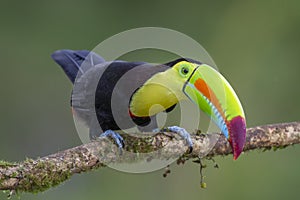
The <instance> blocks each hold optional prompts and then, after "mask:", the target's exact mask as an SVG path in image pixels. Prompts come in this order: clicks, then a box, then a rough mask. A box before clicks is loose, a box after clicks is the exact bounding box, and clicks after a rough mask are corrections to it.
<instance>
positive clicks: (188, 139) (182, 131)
mask: <svg viewBox="0 0 300 200" xmlns="http://www.w3.org/2000/svg"><path fill="white" fill-rule="evenodd" d="M167 130H169V131H171V132H174V133H177V134H178V135H180V137H182V138H183V139H184V140H185V141H186V142H187V144H188V146H189V150H188V153H192V151H193V142H192V138H191V135H190V134H189V133H188V132H187V131H186V130H185V129H184V128H181V127H179V126H169V127H167Z"/></svg>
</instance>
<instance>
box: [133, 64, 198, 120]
mask: <svg viewBox="0 0 300 200" xmlns="http://www.w3.org/2000/svg"><path fill="white" fill-rule="evenodd" d="M196 67H197V65H196V64H193V63H189V62H187V61H181V62H179V63H177V64H175V65H174V66H173V67H172V68H170V69H168V70H166V71H164V72H160V73H157V74H155V75H154V76H153V77H151V79H149V80H148V81H147V82H146V83H145V84H144V85H143V86H142V87H141V88H140V89H139V90H138V91H137V92H136V93H135V94H134V95H133V96H132V99H131V103H130V111H131V113H132V114H133V115H135V116H137V117H145V116H152V115H155V114H157V113H160V112H162V111H165V110H166V109H168V108H170V107H171V106H173V105H175V104H176V103H178V101H180V100H183V99H187V97H186V95H184V93H183V92H182V88H183V86H184V84H185V83H186V82H187V80H188V79H189V77H190V76H191V74H192V73H193V71H194V69H195V68H196Z"/></svg>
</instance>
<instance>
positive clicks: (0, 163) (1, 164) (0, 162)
mask: <svg viewBox="0 0 300 200" xmlns="http://www.w3.org/2000/svg"><path fill="white" fill-rule="evenodd" d="M16 165H17V163H15V162H7V161H4V160H0V167H1V168H7V167H11V166H16Z"/></svg>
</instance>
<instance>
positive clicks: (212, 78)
mask: <svg viewBox="0 0 300 200" xmlns="http://www.w3.org/2000/svg"><path fill="white" fill-rule="evenodd" d="M52 58H53V59H54V60H55V61H56V62H57V63H58V64H59V65H60V66H61V67H62V69H63V70H64V71H65V73H66V74H67V75H68V77H69V79H70V80H71V81H72V83H73V84H75V85H74V88H73V93H72V107H73V109H74V110H75V111H76V112H78V111H79V112H81V114H80V115H81V116H82V118H84V120H85V121H86V123H87V124H88V125H89V126H90V127H91V128H90V135H91V137H94V136H99V135H100V136H111V137H112V138H113V139H114V140H115V141H116V143H117V145H118V146H119V148H122V147H123V139H122V137H121V136H120V135H119V134H118V133H116V132H114V131H115V130H121V129H126V128H130V127H133V126H136V125H137V126H139V127H141V128H143V127H150V128H153V129H154V128H157V127H155V126H156V119H155V116H156V114H158V113H160V112H163V111H170V110H172V109H173V108H174V107H175V105H176V104H177V103H178V102H179V101H181V100H185V99H190V100H191V101H193V102H194V103H195V104H197V105H198V107H199V108H200V109H201V110H202V111H204V112H205V113H206V114H207V115H208V116H210V117H211V119H212V120H213V121H214V122H215V123H216V125H217V126H218V127H219V128H220V130H221V131H222V133H223V134H224V135H225V137H226V138H227V139H228V141H229V143H230V144H231V147H232V150H233V155H234V159H237V158H238V157H239V155H240V154H241V152H242V150H243V147H244V144H245V137H246V122H245V115H244V111H243V108H242V106H241V103H240V101H239V99H238V97H237V95H236V94H235V92H234V90H233V89H232V87H231V86H230V85H229V83H228V82H227V81H226V80H225V78H224V77H223V76H222V75H221V74H220V73H219V72H217V71H216V70H215V69H213V68H212V67H210V66H209V65H206V64H203V63H201V62H198V61H195V60H192V59H187V58H180V59H177V60H175V61H172V62H169V63H166V64H161V65H154V64H149V63H145V62H126V61H118V60H116V61H111V62H107V61H105V60H104V59H103V58H102V57H100V56H99V55H97V54H96V53H94V52H90V51H87V50H80V51H73V50H58V51H56V52H54V53H53V54H52ZM76 77H77V78H76ZM157 105H159V106H157ZM91 113H94V114H95V116H96V117H95V118H96V120H93V117H91V116H92V114H91ZM93 124H94V125H93ZM95 124H97V125H98V127H101V129H102V130H101V129H100V130H99V128H98V129H97V128H93V126H94V127H97V126H95ZM99 125H100V126H99ZM168 129H169V130H170V131H173V132H175V133H178V134H179V135H180V136H181V137H183V138H184V139H185V140H186V141H187V143H188V145H189V147H190V148H192V146H193V144H192V140H191V137H190V134H189V133H188V132H187V131H185V129H183V128H180V127H178V126H172V127H168ZM100 131H101V132H102V134H100V133H101V132H100Z"/></svg>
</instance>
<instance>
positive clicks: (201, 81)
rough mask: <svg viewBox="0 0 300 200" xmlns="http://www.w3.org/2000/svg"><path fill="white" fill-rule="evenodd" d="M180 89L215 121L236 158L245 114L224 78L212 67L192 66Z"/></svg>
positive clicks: (241, 145) (243, 133)
mask: <svg viewBox="0 0 300 200" xmlns="http://www.w3.org/2000/svg"><path fill="white" fill-rule="evenodd" d="M183 92H184V93H185V95H186V96H187V97H188V98H189V99H190V100H192V101H193V102H194V103H195V104H196V105H198V106H199V108H200V109H201V110H202V111H203V112H204V113H206V114H207V115H208V116H210V117H211V119H212V120H213V121H214V122H215V123H216V124H217V126H218V127H219V128H220V130H221V131H222V133H223V134H224V135H225V137H226V138H227V139H228V140H229V142H230V143H231V146H232V147H233V151H234V158H235V159H236V158H237V157H238V156H239V154H240V153H241V152H242V149H243V146H244V143H245V137H246V123H245V114H244V111H243V108H242V105H241V103H240V101H239V99H238V97H237V95H236V93H235V92H234V90H233V89H232V87H231V86H230V84H229V83H228V82H227V80H226V79H225V78H224V77H223V76H222V75H221V74H220V73H219V72H217V71H216V70H215V69H213V68H212V67H210V66H208V65H205V64H202V65H200V66H198V67H196V68H195V69H194V71H193V73H192V74H191V76H190V77H189V79H188V81H187V82H186V83H185V85H184V87H183ZM233 129H234V130H233Z"/></svg>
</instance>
